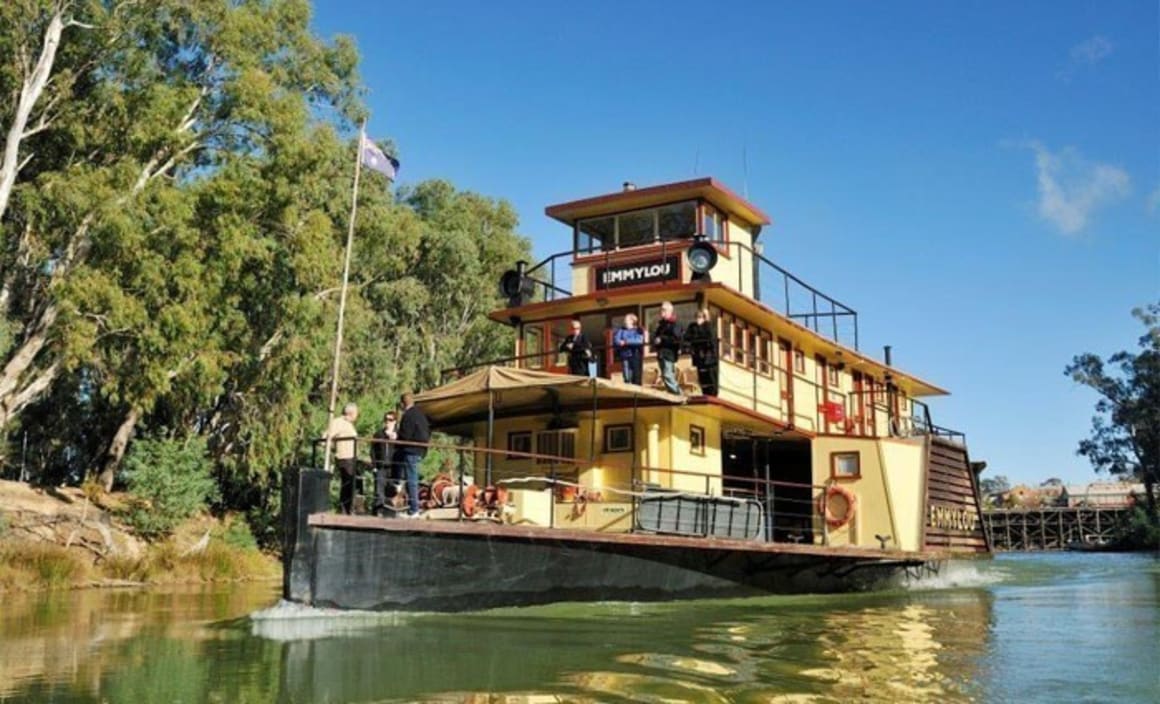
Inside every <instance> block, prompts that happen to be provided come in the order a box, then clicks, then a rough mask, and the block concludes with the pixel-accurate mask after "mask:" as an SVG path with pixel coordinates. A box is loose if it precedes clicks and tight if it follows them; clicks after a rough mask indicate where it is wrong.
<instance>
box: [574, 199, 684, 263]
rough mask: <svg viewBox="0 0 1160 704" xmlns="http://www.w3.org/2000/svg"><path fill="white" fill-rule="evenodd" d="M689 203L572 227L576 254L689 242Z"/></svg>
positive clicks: (620, 214)
mask: <svg viewBox="0 0 1160 704" xmlns="http://www.w3.org/2000/svg"><path fill="white" fill-rule="evenodd" d="M696 225H697V205H696V203H694V202H693V201H685V202H681V203H672V204H669V205H662V206H658V207H656V208H644V209H642V210H632V211H629V212H626V213H617V214H615V215H603V216H601V217H596V218H588V219H585V220H580V221H578V222H577V223H576V242H575V253H576V254H592V253H595V252H606V251H610V250H616V249H622V248H624V247H639V246H642V245H647V244H652V243H653V242H657V241H660V240H676V239H688V238H691V237H692V236H693V235H694V234H696V232H697V227H696Z"/></svg>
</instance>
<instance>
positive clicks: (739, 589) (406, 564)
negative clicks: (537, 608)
mask: <svg viewBox="0 0 1160 704" xmlns="http://www.w3.org/2000/svg"><path fill="white" fill-rule="evenodd" d="M312 474H313V473H312ZM324 480H325V477H324V478H320V481H324ZM306 483H308V482H306ZM304 484H305V483H304ZM304 498H306V497H304ZM312 503H313V504H315V508H316V509H317V508H320V506H318V504H322V503H324V502H323V500H322V498H319V497H315V498H314V499H312V500H309V501H305V502H304V505H303V506H302V511H303V512H302V513H301V514H300V515H299V521H298V525H297V530H296V531H295V533H296V536H295V540H294V541H293V545H294V548H293V551H292V553H291V554H290V559H289V564H288V565H287V575H286V582H285V596H286V598H287V599H289V600H291V601H296V602H300V603H305V604H311V605H314V606H324V607H335V608H342V609H370V610H399V611H472V610H478V609H486V608H493V607H500V606H527V605H533V604H545V603H551V602H561V601H668V600H674V599H694V598H709V597H741V596H756V595H762V594H779V593H780V594H789V593H833V592H845V591H860V590H869V589H879V588H889V587H892V586H897V585H899V584H901V583H902V582H905V581H906V580H908V579H914V578H920V577H921V576H923V575H924V574H926V573H929V572H930V571H931V570H932V569H937V567H938V565H939V564H940V559H941V558H940V557H939V556H934V555H920V554H916V553H907V554H898V553H888V552H884V551H878V550H866V549H856V548H831V547H824V546H815V545H795V544H781V543H766V542H761V541H742V540H729V539H714V538H701V537H686V536H666V535H653V534H643V533H631V534H626V533H589V532H581V531H567V530H558V529H550V528H529V527H520V526H502V525H495V524H491V523H472V522H463V523H460V522H456V521H449V522H442V521H404V520H399V519H383V518H375V517H371V516H339V515H335V514H331V513H325V512H321V511H313V512H312V511H311V506H310V504H312Z"/></svg>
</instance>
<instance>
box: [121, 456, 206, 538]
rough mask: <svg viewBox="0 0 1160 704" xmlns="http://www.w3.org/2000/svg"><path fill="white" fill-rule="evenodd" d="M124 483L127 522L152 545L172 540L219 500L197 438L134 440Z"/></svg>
mask: <svg viewBox="0 0 1160 704" xmlns="http://www.w3.org/2000/svg"><path fill="white" fill-rule="evenodd" d="M125 480H126V483H127V484H128V487H129V507H128V509H127V511H126V514H125V520H126V521H127V522H128V523H129V525H130V526H132V527H133V530H135V531H136V532H137V533H138V534H139V535H141V536H142V537H144V538H146V539H150V540H155V539H158V538H163V537H165V536H168V535H170V534H171V533H172V532H173V529H174V528H176V527H177V525H178V524H179V523H181V522H182V521H184V520H185V519H187V518H189V517H190V516H193V515H195V514H197V513H198V512H200V511H202V510H204V509H205V507H206V504H207V502H209V501H211V500H213V499H214V498H215V497H216V496H217V485H216V484H215V483H214V480H213V478H212V477H211V476H210V461H209V459H208V458H207V457H206V453H205V442H204V441H203V440H201V439H195V440H190V441H186V442H181V441H177V440H138V441H137V442H135V443H134V444H133V447H132V448H131V449H130V451H129V455H128V456H127V457H126V459H125Z"/></svg>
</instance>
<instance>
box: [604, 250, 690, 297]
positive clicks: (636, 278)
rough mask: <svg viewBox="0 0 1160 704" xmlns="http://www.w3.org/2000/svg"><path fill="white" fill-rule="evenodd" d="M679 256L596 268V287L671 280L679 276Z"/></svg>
mask: <svg viewBox="0 0 1160 704" xmlns="http://www.w3.org/2000/svg"><path fill="white" fill-rule="evenodd" d="M680 272H681V267H680V257H677V256H671V257H666V258H664V259H662V260H660V261H651V262H631V263H628V264H617V265H613V266H602V267H598V268H597V269H596V288H598V289H608V288H621V287H623V286H640V285H641V284H655V283H660V282H662V281H671V280H672V279H675V278H677V277H678V276H680Z"/></svg>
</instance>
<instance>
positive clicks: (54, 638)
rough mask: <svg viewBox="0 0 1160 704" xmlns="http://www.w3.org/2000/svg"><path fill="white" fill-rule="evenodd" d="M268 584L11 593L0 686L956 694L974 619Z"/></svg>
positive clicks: (965, 691)
mask: <svg viewBox="0 0 1160 704" xmlns="http://www.w3.org/2000/svg"><path fill="white" fill-rule="evenodd" d="M270 598H271V595H270V593H269V591H268V590H266V591H262V590H259V591H253V590H234V591H232V592H200V593H190V592H184V593H166V594H157V593H148V592H133V593H122V594H117V593H107V592H104V593H102V592H80V593H74V594H66V595H58V596H57V597H54V598H52V599H47V600H43V601H37V600H28V601H27V602H25V603H23V604H16V605H15V608H14V609H8V610H6V611H5V615H4V617H3V621H2V623H3V624H4V638H3V640H0V655H3V658H2V662H3V669H0V682H3V683H4V684H3V685H0V699H3V700H6V701H9V700H10V701H22V700H28V701H33V700H42V699H46V698H51V699H52V700H54V701H61V702H66V701H108V702H141V701H230V702H251V701H252V702H259V701H282V702H334V701H352V702H359V701H366V702H372V701H374V702H378V701H428V702H444V701H467V702H471V701H497V699H496V698H495V697H496V696H497V695H502V697H501V698H500V699H499V701H511V702H539V701H565V700H566V701H585V700H593V701H629V700H631V701H645V702H649V701H655V702H661V701H665V702H673V701H682V702H724V701H841V700H847V699H850V698H854V697H858V698H865V697H867V696H874V697H877V698H881V697H882V696H883V695H886V696H887V697H888V698H889V699H891V700H894V701H906V700H911V701H919V700H924V699H928V698H932V697H937V698H939V699H940V700H942V701H959V700H966V699H967V698H969V697H970V696H971V691H970V689H969V686H968V685H967V684H966V683H968V682H969V681H970V680H971V678H972V674H973V673H972V671H971V669H972V668H973V667H974V662H975V657H974V655H973V654H975V653H978V652H979V650H980V649H981V648H982V647H983V645H984V643H985V641H986V637H987V630H988V623H989V620H990V615H989V612H990V597H989V595H988V594H987V592H985V591H979V590H974V591H963V592H955V593H946V594H941V595H933V596H932V595H925V596H921V597H920V596H915V595H911V594H907V593H898V594H892V595H878V596H864V595H860V596H846V597H832V598H786V597H779V598H770V599H757V600H739V601H704V602H688V603H681V604H663V605H662V604H658V605H639V604H597V605H559V606H553V607H538V608H535V609H510V610H500V611H492V612H486V613H478V614H459V615H454V616H449V615H437V614H426V615H401V614H351V613H342V612H331V613H328V612H323V611H315V610H310V609H302V608H301V607H297V606H293V605H280V606H276V607H274V608H270V609H266V610H264V611H259V612H258V613H255V614H254V615H253V617H252V618H244V617H242V615H243V614H246V613H249V612H252V611H254V610H255V609H254V608H253V607H254V606H256V605H260V604H261V603H262V602H263V601H267V602H268V601H269V599H270ZM66 612H67V616H66V615H64V614H65V613H66ZM489 697H491V698H489Z"/></svg>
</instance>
